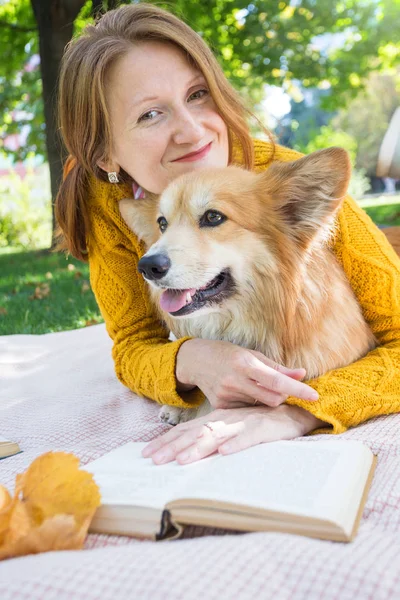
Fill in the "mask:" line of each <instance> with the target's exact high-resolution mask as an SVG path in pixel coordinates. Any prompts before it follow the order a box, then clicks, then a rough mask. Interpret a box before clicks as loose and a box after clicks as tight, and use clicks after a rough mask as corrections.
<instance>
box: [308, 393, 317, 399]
mask: <svg viewBox="0 0 400 600" xmlns="http://www.w3.org/2000/svg"><path fill="white" fill-rule="evenodd" d="M309 398H310V400H318V398H319V394H318V392H311V394H310V396H309Z"/></svg>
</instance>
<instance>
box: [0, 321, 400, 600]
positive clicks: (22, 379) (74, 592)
mask: <svg viewBox="0 0 400 600" xmlns="http://www.w3.org/2000/svg"><path fill="white" fill-rule="evenodd" d="M0 411H1V413H0V435H2V436H5V437H8V438H9V439H12V440H14V441H18V442H19V443H20V445H21V448H22V449H23V450H24V452H23V453H22V454H19V455H17V456H14V457H11V458H7V459H5V460H3V461H0V483H2V484H4V485H6V486H8V487H9V489H12V486H13V483H14V478H15V475H16V474H17V473H20V472H22V471H24V470H25V469H26V467H27V466H28V465H29V464H30V463H31V461H32V460H33V459H34V458H35V457H37V456H38V455H39V454H42V453H43V452H47V451H49V450H63V451H66V452H74V453H75V454H76V455H77V456H79V457H80V459H81V462H82V463H83V464H85V463H87V462H89V461H91V460H94V459H95V458H98V457H99V456H101V455H102V454H104V453H105V452H108V451H109V450H112V449H113V448H116V447H117V446H119V445H121V444H124V443H126V442H128V441H130V440H133V441H147V440H150V439H152V438H153V437H155V436H156V435H157V434H159V433H161V432H162V431H163V430H164V429H165V426H163V425H161V424H160V423H159V422H158V420H157V412H158V406H157V405H156V404H155V403H153V402H151V401H149V400H145V399H141V398H138V397H136V396H135V395H134V394H133V393H132V392H130V391H129V390H128V389H127V388H125V387H124V386H123V385H121V384H120V383H119V382H118V380H117V379H116V377H115V375H114V369H113V364H112V360H111V342H110V340H109V338H108V336H107V333H106V331H105V329H104V326H103V325H97V326H94V327H89V328H86V329H80V330H77V331H69V332H63V333H55V334H47V335H41V336H29V335H14V336H4V337H0ZM320 437H324V439H326V437H325V436H315V437H314V438H312V439H313V441H315V442H316V441H317V440H318V439H319V438H320ZM341 437H343V438H345V439H357V440H362V441H363V442H365V443H366V444H368V446H370V448H371V449H372V450H373V451H374V452H375V453H377V454H378V456H379V461H378V467H377V471H376V474H375V478H374V481H373V485H372V489H371V492H370V494H369V498H368V501H367V504H366V508H365V510H364V515H363V519H362V523H361V526H360V530H359V533H358V536H357V538H356V540H355V541H354V542H353V543H352V544H340V543H334V542H327V541H319V540H312V539H307V538H302V537H298V536H295V535H283V534H275V533H271V534H269V533H252V534H221V533H219V534H218V532H216V531H213V530H205V529H202V528H191V529H189V530H187V532H186V534H185V538H184V539H182V540H179V541H174V542H161V543H153V542H147V541H146V542H144V541H137V540H134V539H129V538H124V537H111V536H102V535H90V536H89V537H88V539H87V542H86V549H85V550H84V551H71V552H52V553H46V554H41V555H36V556H27V557H23V558H18V559H14V560H8V561H4V562H1V563H0V598H1V600H33V599H42V598H45V599H53V598H54V599H56V600H64V599H74V600H78V599H79V600H80V599H82V600H84V599H85V600H87V599H93V600H94V599H99V600H117V599H120V598H121V599H122V598H135V599H136V598H137V599H138V600H145V599H151V600H158V599H160V600H167V599H178V598H181V599H184V600H190V599H196V598H204V599H206V600H213V599H218V600H223V599H235V600H236V599H242V598H243V599H246V600H247V599H252V598H254V599H256V598H257V599H259V598H262V599H267V598H274V599H275V598H277V599H279V600H283V599H288V600H289V599H290V600H293V599H304V600H305V599H307V600H310V599H321V598H323V599H324V600H328V599H332V600H333V599H340V600H346V599H349V600H353V599H354V598H360V599H363V600H364V599H373V600H379V599H385V600H386V599H390V598H393V599H395V598H396V599H398V598H400V415H393V416H387V417H381V418H379V419H374V420H372V421H370V422H368V423H366V424H364V425H362V426H360V427H358V428H356V429H352V430H350V431H348V432H346V433H345V434H343V435H342V436H341ZM329 439H333V438H329Z"/></svg>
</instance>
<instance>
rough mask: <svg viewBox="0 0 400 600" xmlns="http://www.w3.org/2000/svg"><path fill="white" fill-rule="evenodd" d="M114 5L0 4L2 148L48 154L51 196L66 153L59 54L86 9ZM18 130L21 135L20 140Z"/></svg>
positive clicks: (37, 0)
mask: <svg viewBox="0 0 400 600" xmlns="http://www.w3.org/2000/svg"><path fill="white" fill-rule="evenodd" d="M115 6H116V1H115V0H108V2H107V1H106V0H104V1H103V2H101V1H100V0H97V1H96V0H95V1H94V2H93V4H92V2H91V1H90V2H87V1H86V0H8V2H7V3H6V4H2V5H0V47H1V49H2V56H3V61H2V63H1V65H0V115H1V116H2V117H3V125H2V126H1V127H0V133H1V138H2V139H3V150H4V151H5V152H8V153H9V154H12V155H13V156H14V157H15V158H16V159H24V158H26V157H27V155H28V154H30V153H34V154H41V155H45V156H47V159H48V162H49V167H50V176H51V195H52V198H53V199H54V198H55V196H56V194H57V190H58V186H59V183H60V180H61V176H62V154H63V153H62V143H61V139H60V136H59V135H58V131H57V130H58V126H57V115H56V86H57V78H58V71H59V65H60V61H61V57H62V54H63V51H64V48H65V46H66V44H67V43H68V42H69V41H70V39H71V38H72V35H73V33H74V21H75V20H76V19H77V17H78V15H79V13H80V12H81V11H82V9H83V11H82V12H83V15H84V17H85V18H86V20H87V19H89V18H90V17H91V16H92V15H93V13H95V12H97V11H102V10H108V9H110V8H115ZM16 135H20V139H19V140H18V141H15V136H16ZM7 140H8V142H9V145H7ZM21 141H22V142H23V143H22V145H20V142H21ZM53 225H54V216H53Z"/></svg>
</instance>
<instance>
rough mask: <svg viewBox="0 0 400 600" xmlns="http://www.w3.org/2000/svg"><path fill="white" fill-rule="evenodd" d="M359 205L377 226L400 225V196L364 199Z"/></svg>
mask: <svg viewBox="0 0 400 600" xmlns="http://www.w3.org/2000/svg"><path fill="white" fill-rule="evenodd" d="M359 204H360V206H362V208H363V209H364V210H365V212H367V213H368V214H369V216H370V217H371V219H372V220H373V221H374V223H376V224H377V225H400V194H396V195H394V196H389V197H385V196H378V197H373V198H372V197H370V198H364V199H363V200H360V201H359Z"/></svg>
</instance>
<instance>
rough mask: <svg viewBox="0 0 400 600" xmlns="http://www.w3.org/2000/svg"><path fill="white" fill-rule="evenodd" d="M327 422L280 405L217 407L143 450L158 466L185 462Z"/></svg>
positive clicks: (302, 432)
mask: <svg viewBox="0 0 400 600" xmlns="http://www.w3.org/2000/svg"><path fill="white" fill-rule="evenodd" d="M326 426H327V423H325V422H324V421H321V420H320V419H317V418H316V417H314V415H312V414H311V413H309V412H307V411H306V410H304V409H302V408H299V407H298V406H290V405H288V404H282V405H281V406H278V407H277V408H268V407H266V406H261V405H260V406H257V407H250V408H249V407H247V408H234V409H226V410H223V409H220V410H215V411H213V412H212V413H210V414H208V415H206V416H205V417H200V418H198V419H194V420H193V421H188V422H187V423H181V424H180V425H176V427H173V428H172V429H170V430H169V431H167V433H164V434H163V435H161V436H160V437H158V438H156V439H155V440H153V441H152V442H150V444H148V445H147V446H146V447H145V448H144V449H143V452H142V455H143V456H144V457H145V458H148V457H151V458H152V459H153V462H154V463H155V464H157V465H161V464H164V463H168V462H170V461H173V460H176V461H177V462H178V463H179V464H182V465H183V464H185V465H186V464H188V463H191V462H195V461H197V460H200V459H201V458H205V457H206V456H209V455H210V454H213V453H214V452H217V451H218V452H219V453H220V454H233V453H234V452H238V451H239V450H244V449H245V448H250V447H251V446H255V445H257V444H261V443H263V442H274V441H278V440H290V439H293V438H295V437H298V436H302V435H305V434H306V433H309V432H310V431H313V429H316V428H317V427H326Z"/></svg>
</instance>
